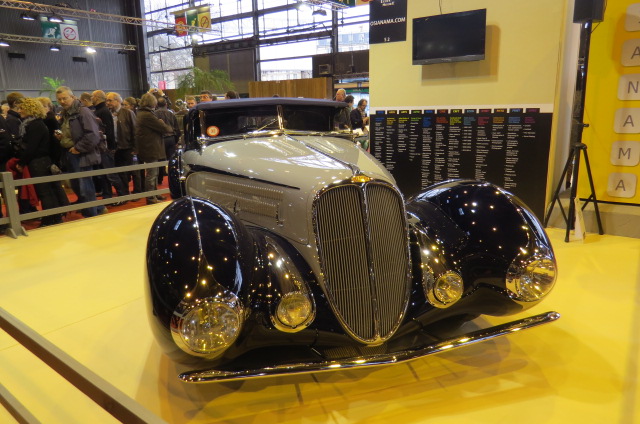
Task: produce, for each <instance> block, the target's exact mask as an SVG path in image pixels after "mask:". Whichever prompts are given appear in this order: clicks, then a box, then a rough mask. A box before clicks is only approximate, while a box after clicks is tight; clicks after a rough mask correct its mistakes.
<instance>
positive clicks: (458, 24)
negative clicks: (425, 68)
mask: <svg viewBox="0 0 640 424" xmlns="http://www.w3.org/2000/svg"><path fill="white" fill-rule="evenodd" d="M486 28H487V9H478V10H469V11H466V12H458V13H446V14H442V15H435V16H426V17H424V18H416V19H414V20H413V64H414V65H428V64H432V63H443V62H467V61H473V60H482V59H484V51H485V38H486Z"/></svg>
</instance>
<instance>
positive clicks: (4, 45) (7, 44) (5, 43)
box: [0, 38, 9, 47]
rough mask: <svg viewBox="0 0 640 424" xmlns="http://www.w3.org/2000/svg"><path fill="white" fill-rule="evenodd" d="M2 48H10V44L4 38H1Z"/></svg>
mask: <svg viewBox="0 0 640 424" xmlns="http://www.w3.org/2000/svg"><path fill="white" fill-rule="evenodd" d="M0 47H9V43H7V41H6V40H5V39H3V38H0Z"/></svg>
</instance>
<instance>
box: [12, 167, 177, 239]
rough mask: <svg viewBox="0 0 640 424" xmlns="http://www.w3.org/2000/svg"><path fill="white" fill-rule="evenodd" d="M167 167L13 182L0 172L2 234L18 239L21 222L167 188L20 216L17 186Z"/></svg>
mask: <svg viewBox="0 0 640 424" xmlns="http://www.w3.org/2000/svg"><path fill="white" fill-rule="evenodd" d="M167 164H168V162H167V161H162V162H151V163H143V164H140V165H128V166H118V167H114V168H106V169H97V170H94V171H84V172H74V173H70V174H58V175H50V176H46V177H35V178H25V179H19V180H15V179H13V175H12V174H11V172H0V191H1V192H2V197H3V199H4V201H5V203H6V208H7V216H6V217H4V218H0V225H5V224H8V227H7V229H6V230H5V234H6V235H8V236H10V237H12V238H18V235H22V236H26V235H27V231H26V230H25V229H24V227H23V226H22V221H26V220H29V219H36V218H42V217H45V216H50V215H56V214H60V213H66V212H71V211H75V210H78V209H85V208H90V207H93V206H102V205H108V204H110V203H117V202H123V201H129V200H137V199H142V198H144V197H149V196H155V195H158V194H166V193H169V189H166V188H165V189H159V190H151V191H145V192H141V193H136V194H128V195H126V196H117V197H112V198H110V199H102V200H94V201H92V202H84V203H81V204H76V205H69V206H61V207H59V208H52V209H45V210H42V211H37V212H29V213H24V214H21V213H20V208H19V207H18V199H17V197H16V195H15V191H16V189H17V188H18V187H22V186H25V185H29V184H41V183H49V182H54V181H66V180H73V179H77V178H84V177H94V176H99V175H107V174H119V173H122V172H130V171H140V170H143V169H148V168H161V167H164V166H167Z"/></svg>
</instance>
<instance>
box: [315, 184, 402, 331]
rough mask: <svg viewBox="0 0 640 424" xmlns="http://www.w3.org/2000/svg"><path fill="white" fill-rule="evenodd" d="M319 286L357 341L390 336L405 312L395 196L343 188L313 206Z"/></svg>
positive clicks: (374, 187)
mask: <svg viewBox="0 0 640 424" xmlns="http://www.w3.org/2000/svg"><path fill="white" fill-rule="evenodd" d="M314 217H315V219H314V225H315V228H314V230H315V233H316V238H317V241H318V250H319V255H320V264H321V268H322V273H323V276H324V284H325V288H326V291H327V295H328V297H329V301H330V302H331V305H332V307H333V308H334V312H335V313H336V315H337V316H338V319H339V320H340V321H341V323H342V325H343V327H344V328H345V330H346V331H347V332H348V333H349V334H351V336H353V337H354V338H356V339H357V340H359V341H361V342H363V343H367V344H378V343H382V342H384V341H385V340H387V339H388V338H389V337H391V336H392V335H393V333H394V332H395V330H396V329H397V327H398V325H399V324H400V322H401V320H402V318H403V315H404V312H405V310H406V307H407V301H408V296H409V284H410V283H409V269H410V262H409V250H408V237H407V228H406V224H405V216H404V207H403V204H402V199H401V197H400V195H399V194H398V193H397V192H396V191H395V190H394V189H392V188H390V187H388V186H386V185H383V184H379V183H368V184H364V185H355V184H347V185H342V186H337V187H333V188H330V189H328V190H326V191H324V192H323V193H322V194H321V195H320V196H319V197H318V199H317V200H316V202H315V203H314Z"/></svg>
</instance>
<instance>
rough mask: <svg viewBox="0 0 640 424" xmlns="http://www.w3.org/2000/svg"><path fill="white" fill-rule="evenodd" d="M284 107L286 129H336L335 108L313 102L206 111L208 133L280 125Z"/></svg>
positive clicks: (261, 128) (274, 128)
mask: <svg viewBox="0 0 640 424" xmlns="http://www.w3.org/2000/svg"><path fill="white" fill-rule="evenodd" d="M279 109H280V110H282V129H284V130H294V131H314V132H329V131H333V130H334V116H335V114H336V113H337V110H336V108H335V107H327V106H309V105H303V106H300V105H282V106H280V105H263V106H253V107H238V108H222V109H210V110H206V111H205V114H204V125H205V128H204V131H203V132H204V133H206V134H207V135H208V136H209V137H223V136H228V135H234V134H244V133H249V132H252V131H268V130H277V129H281V128H280V122H279V119H278V110H279Z"/></svg>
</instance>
